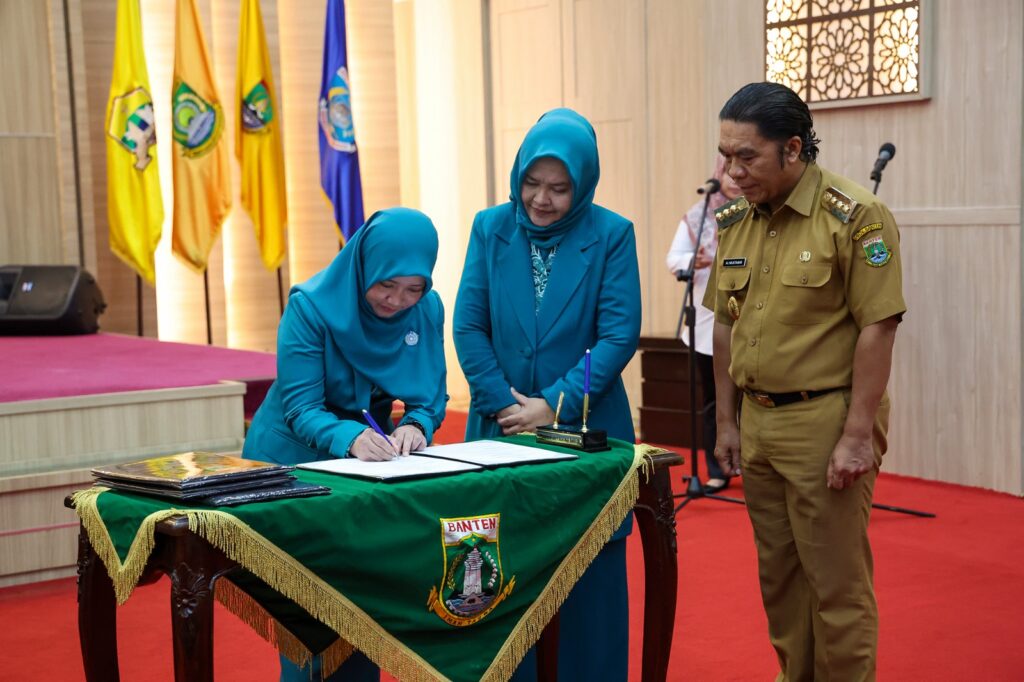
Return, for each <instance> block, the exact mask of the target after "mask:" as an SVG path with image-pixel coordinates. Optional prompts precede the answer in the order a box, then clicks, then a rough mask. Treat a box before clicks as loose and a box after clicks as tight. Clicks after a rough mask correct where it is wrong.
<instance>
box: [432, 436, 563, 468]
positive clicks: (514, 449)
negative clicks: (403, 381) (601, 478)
mask: <svg viewBox="0 0 1024 682" xmlns="http://www.w3.org/2000/svg"><path fill="white" fill-rule="evenodd" d="M414 454H416V455H425V456H427V457H443V458H445V459H453V460H458V461H460V462H471V463H473V464H479V465H481V466H486V467H495V466H505V465H510V464H531V463H532V464H539V463H541V462H556V461H558V460H563V459H578V457H577V456H576V455H574V454H572V453H571V452H553V451H551V450H544V449H541V448H530V447H526V446H525V445H516V444H514V443H504V442H502V441H496V440H476V441H473V442H471V443H453V444H451V445H433V446H431V447H429V448H423V449H422V450H418V451H416V452H415V453H414Z"/></svg>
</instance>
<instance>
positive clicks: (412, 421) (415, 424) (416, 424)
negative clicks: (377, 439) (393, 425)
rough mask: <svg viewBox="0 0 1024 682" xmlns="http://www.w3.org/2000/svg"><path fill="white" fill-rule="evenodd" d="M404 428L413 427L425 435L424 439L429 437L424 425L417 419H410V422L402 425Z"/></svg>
mask: <svg viewBox="0 0 1024 682" xmlns="http://www.w3.org/2000/svg"><path fill="white" fill-rule="evenodd" d="M402 426H412V427H413V428H415V429H418V430H419V432H420V433H422V434H423V437H424V438H426V437H427V430H426V429H425V428H424V427H423V424H420V423H419V422H418V421H416V420H415V419H410V420H409V421H407V422H405V423H404V424H402Z"/></svg>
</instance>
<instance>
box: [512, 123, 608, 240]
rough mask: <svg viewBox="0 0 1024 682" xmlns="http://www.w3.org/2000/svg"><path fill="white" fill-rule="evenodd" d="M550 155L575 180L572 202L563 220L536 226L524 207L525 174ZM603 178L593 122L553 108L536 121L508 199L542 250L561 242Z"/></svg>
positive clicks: (514, 167) (515, 167) (514, 166)
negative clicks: (545, 225) (560, 163)
mask: <svg viewBox="0 0 1024 682" xmlns="http://www.w3.org/2000/svg"><path fill="white" fill-rule="evenodd" d="M544 157H551V158H554V159H558V160H559V161H561V162H562V163H563V164H565V168H566V170H567V171H568V172H569V179H570V180H572V205H571V206H570V208H569V212H568V213H567V214H565V216H563V217H562V218H561V219H560V220H558V221H556V222H554V223H551V224H550V225H548V226H547V227H537V226H536V225H534V224H533V223H532V222H530V216H529V215H528V214H527V212H526V207H525V206H523V200H522V197H521V195H522V186H523V177H524V176H525V175H526V171H528V170H529V169H530V166H532V165H533V164H534V162H535V161H537V159H541V158H544ZM600 177H601V164H600V162H599V160H598V157H597V135H596V134H595V133H594V127H593V126H592V125H590V122H589V121H588V120H587V119H585V118H583V117H582V116H580V115H579V114H577V113H576V112H575V111H573V110H572V109H552V110H551V111H549V112H548V113H546V114H544V115H543V116H541V117H540V119H539V120H538V121H537V122H536V123H535V124H533V127H532V128H530V130H529V132H527V133H526V137H525V138H524V139H523V144H522V145H520V147H519V152H518V153H517V154H516V160H515V163H514V164H512V174H511V185H512V195H511V196H510V197H509V199H511V200H512V204H513V205H514V206H515V207H516V223H517V224H518V225H519V227H521V228H522V229H523V230H525V231H526V235H527V237H528V238H529V240H530V241H531V242H532V243H533V244H536V245H537V246H539V247H541V248H543V249H550V248H551V247H553V246H555V245H557V244H558V243H559V242H560V241H562V237H564V236H565V234H566V233H567V232H569V230H571V229H572V228H574V227H576V225H577V224H578V223H579V222H580V219H581V218H582V217H583V216H584V215H586V213H587V211H588V210H589V209H590V206H591V205H592V204H593V203H594V191H595V190H596V189H597V181H598V180H599V179H600Z"/></svg>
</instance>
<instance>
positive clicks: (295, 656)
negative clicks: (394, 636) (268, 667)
mask: <svg viewBox="0 0 1024 682" xmlns="http://www.w3.org/2000/svg"><path fill="white" fill-rule="evenodd" d="M216 596H217V601H219V602H220V603H221V604H223V605H224V607H225V608H226V609H227V610H228V611H230V612H231V613H233V614H235V615H236V616H237V617H238V618H239V620H241V621H242V622H243V623H245V624H246V625H248V626H249V627H250V628H252V629H253V630H254V631H255V632H256V634H258V635H259V636H260V637H262V638H263V639H265V640H266V641H267V642H268V643H270V644H271V645H272V646H273V647H274V648H276V649H277V650H278V651H279V652H280V653H281V654H282V655H283V656H284V657H285V658H287V659H288V660H289V661H291V662H292V663H294V664H295V665H297V666H299V667H305V666H307V665H309V662H310V661H311V660H313V655H314V654H313V652H312V651H310V650H309V647H307V646H306V645H305V644H303V643H302V641H301V640H300V639H299V638H298V637H296V636H295V635H294V634H292V632H291V630H289V629H288V628H286V627H285V626H284V625H282V624H281V623H280V622H279V621H278V620H277V619H276V618H274V617H273V616H272V615H270V613H269V612H268V611H267V610H266V609H264V608H263V607H262V606H261V605H260V603H259V602H258V601H256V600H255V599H253V598H252V597H250V596H249V595H248V594H246V593H245V592H244V591H243V590H241V589H240V588H239V587H238V586H237V585H235V584H234V583H233V582H231V579H230V578H226V577H225V578H220V579H219V580H217V583H216ZM354 650H355V647H353V646H352V645H351V644H349V643H348V642H346V641H345V640H344V639H341V638H339V639H338V641H336V642H334V643H333V644H331V646H329V647H328V648H327V649H325V650H324V651H323V652H321V653H320V670H321V672H322V674H323V675H324V676H325V677H326V676H328V675H331V674H332V673H334V671H336V670H337V669H338V668H340V667H341V664H342V663H344V662H345V661H346V659H348V657H349V656H351V655H352V652H353V651H354Z"/></svg>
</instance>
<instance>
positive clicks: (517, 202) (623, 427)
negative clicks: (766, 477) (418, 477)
mask: <svg viewBox="0 0 1024 682" xmlns="http://www.w3.org/2000/svg"><path fill="white" fill-rule="evenodd" d="M545 157H550V158H556V159H558V160H560V161H561V162H562V163H563V164H564V165H565V167H566V169H567V171H568V173H569V177H570V179H571V181H572V186H573V198H572V204H571V206H570V209H569V211H568V213H567V214H566V215H565V216H564V217H563V218H561V219H559V220H558V221H556V222H555V223H553V224H551V225H549V226H546V227H538V226H536V225H533V224H532V223H531V222H530V220H529V217H528V216H527V213H526V210H525V207H524V206H523V205H522V201H521V199H520V190H521V186H522V178H523V176H524V175H525V173H526V171H527V170H529V168H530V166H531V165H532V164H533V163H534V162H535V161H536V160H537V159H540V158H545ZM599 177H600V164H599V162H598V153H597V138H596V136H595V134H594V130H593V128H592V127H591V125H590V124H589V123H588V122H587V120H586V119H584V118H583V117H582V116H580V115H579V114H577V113H576V112H573V111H570V110H568V109H556V110H554V111H552V112H549V113H547V114H545V115H544V116H543V117H541V119H540V121H538V122H537V124H536V125H534V127H533V128H531V129H530V131H529V132H528V133H527V135H526V138H525V139H524V140H523V144H522V146H521V147H520V149H519V153H518V154H517V155H516V161H515V164H514V166H513V169H512V173H511V196H510V202H509V203H506V204H502V205H500V206H495V207H493V208H489V209H486V210H484V211H480V212H479V213H478V214H477V215H476V219H475V220H474V221H473V230H472V233H471V234H470V239H469V248H468V250H467V253H466V263H465V266H464V268H463V272H462V280H461V282H460V284H459V293H458V298H457V299H456V302H455V317H454V331H453V336H454V340H455V349H456V351H457V352H458V356H459V363H460V364H461V365H462V371H463V372H464V374H465V375H466V379H467V381H468V382H469V389H470V408H469V415H468V419H467V424H466V440H476V439H480V438H490V437H495V436H500V435H501V434H502V431H501V427H500V426H499V425H498V423H497V421H496V420H495V418H494V416H495V414H496V413H497V412H498V411H499V410H501V409H502V408H505V407H507V406H509V405H512V404H513V403H514V402H515V400H514V399H513V397H512V393H511V389H512V388H515V389H516V390H517V391H519V392H520V393H523V394H524V395H529V396H533V397H543V398H544V399H545V400H546V401H547V403H548V405H550V406H551V409H552V410H553V409H555V407H556V406H557V404H558V396H559V394H560V393H564V394H565V398H564V401H563V404H562V411H561V412H560V414H559V423H560V424H567V425H576V426H578V425H580V424H581V423H582V412H583V395H582V393H583V390H582V389H583V373H584V369H583V368H584V354H585V352H586V350H587V349H588V348H589V349H590V350H591V356H592V357H591V380H590V413H589V416H588V420H587V422H588V425H589V426H591V427H593V428H599V429H605V430H606V431H607V432H608V435H609V436H612V437H614V438H619V439H622V440H626V441H629V442H633V441H634V439H635V436H634V433H633V419H632V413H631V411H630V408H629V400H628V399H627V397H626V391H625V387H624V386H623V383H622V370H623V369H624V368H625V367H626V363H628V362H629V360H630V358H632V357H633V354H634V353H635V352H636V347H637V343H638V341H639V336H640V314H641V307H640V306H641V303H640V275H639V268H638V266H637V258H636V238H635V236H634V233H633V225H632V223H630V221H628V220H627V219H625V218H623V217H622V216H620V215H618V214H616V213H613V212H612V211H609V210H607V209H605V208H601V207H600V206H597V205H595V204H594V203H593V198H594V192H595V190H596V187H597V181H598V178H599ZM531 246H533V247H535V248H533V249H531ZM538 249H540V250H541V251H542V254H543V252H546V251H547V250H554V257H553V258H552V259H551V261H550V271H549V272H548V275H547V279H546V282H545V281H543V280H544V278H543V277H541V282H540V284H541V285H542V288H543V292H542V294H543V295H540V293H541V292H538V291H537V288H535V281H534V272H535V268H534V265H533V258H532V257H531V251H534V252H536V251H537V250H538ZM538 300H539V305H538V303H537V301H538ZM631 528H632V524H631V521H630V520H627V522H626V523H624V524H623V526H622V528H620V529H619V530H618V531H617V532H616V533H615V535H613V536H612V539H611V541H610V542H609V543H608V545H607V546H606V547H605V548H604V549H603V550H602V551H601V553H600V554H599V555H598V556H597V558H596V559H595V560H594V562H593V563H592V564H591V566H590V567H589V568H588V569H587V571H586V573H585V574H584V575H583V577H582V578H581V579H580V581H579V582H578V583H577V584H576V586H575V587H574V588H573V590H572V592H571V593H570V594H569V597H568V598H567V599H566V602H565V604H564V605H563V606H562V609H561V618H560V624H561V625H560V636H559V671H558V672H559V679H566V680H611V681H614V680H623V681H624V680H625V679H626V675H627V668H628V651H629V605H628V595H627V590H626V552H625V545H626V542H625V536H626V535H628V534H629V531H630V530H631ZM535 676H536V657H535V653H534V650H533V649H531V650H530V652H529V653H528V654H527V656H526V658H525V659H524V660H523V663H522V664H521V665H520V666H519V668H518V669H517V670H516V673H515V675H514V677H513V680H515V682H524V681H528V680H533V679H535Z"/></svg>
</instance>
